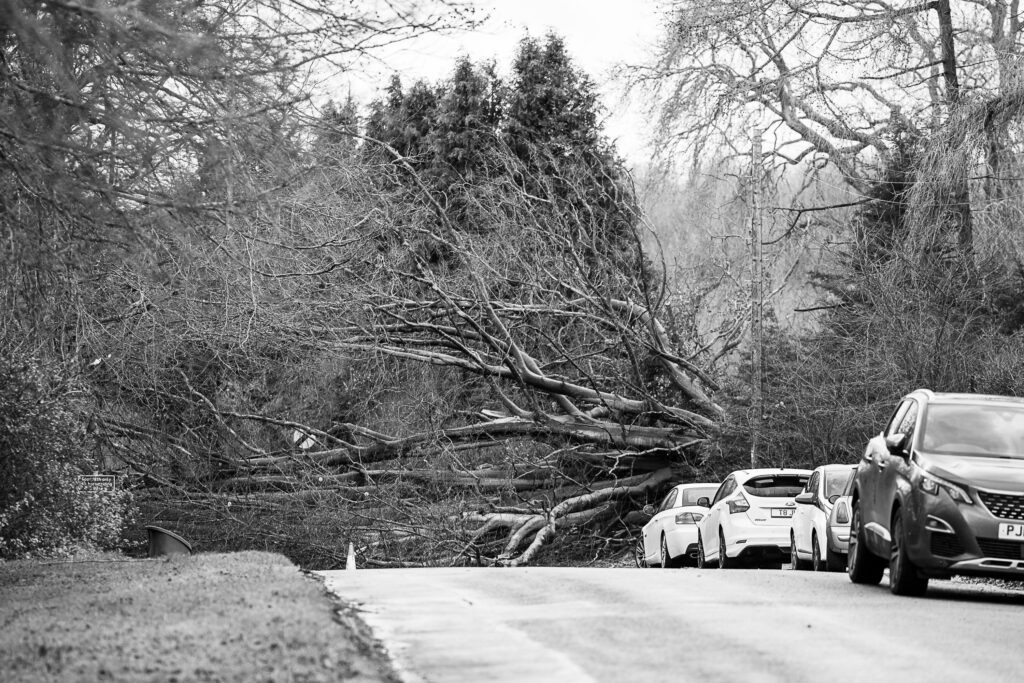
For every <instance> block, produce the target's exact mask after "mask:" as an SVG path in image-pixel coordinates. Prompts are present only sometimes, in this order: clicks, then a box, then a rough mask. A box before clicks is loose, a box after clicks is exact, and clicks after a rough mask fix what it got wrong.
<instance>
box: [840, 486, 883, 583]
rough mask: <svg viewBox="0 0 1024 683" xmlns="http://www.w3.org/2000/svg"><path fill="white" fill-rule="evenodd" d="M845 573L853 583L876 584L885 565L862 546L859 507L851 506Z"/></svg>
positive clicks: (862, 537)
mask: <svg viewBox="0 0 1024 683" xmlns="http://www.w3.org/2000/svg"><path fill="white" fill-rule="evenodd" d="M846 571H847V573H848V574H849V575H850V581H853V582H854V583H864V584H877V583H878V582H879V581H881V580H882V572H884V571H885V564H884V563H883V562H882V559H881V558H880V557H876V556H875V555H872V554H871V551H870V550H868V548H867V546H866V545H865V544H864V529H863V528H862V527H861V524H860V506H859V505H857V504H856V503H855V504H854V506H853V519H852V520H851V521H850V554H849V556H848V558H847V562H846Z"/></svg>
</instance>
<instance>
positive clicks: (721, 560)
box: [718, 529, 738, 569]
mask: <svg viewBox="0 0 1024 683" xmlns="http://www.w3.org/2000/svg"><path fill="white" fill-rule="evenodd" d="M737 564H738V563H737V561H736V560H735V559H734V558H731V557H729V556H728V555H727V554H726V552H725V535H724V534H723V533H722V530H721V529H719V530H718V568H719V569H735V568H736V566H737Z"/></svg>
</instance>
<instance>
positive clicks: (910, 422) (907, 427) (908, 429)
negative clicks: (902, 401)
mask: <svg viewBox="0 0 1024 683" xmlns="http://www.w3.org/2000/svg"><path fill="white" fill-rule="evenodd" d="M916 426H917V401H912V402H911V403H910V407H909V408H907V412H906V413H904V414H903V419H902V420H900V423H899V425H898V426H897V427H896V433H897V434H906V435H907V437H908V439H907V443H908V444H909V443H910V439H909V437H912V436H913V435H914V427H916Z"/></svg>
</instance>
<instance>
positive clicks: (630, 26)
mask: <svg viewBox="0 0 1024 683" xmlns="http://www.w3.org/2000/svg"><path fill="white" fill-rule="evenodd" d="M479 5H480V8H481V11H485V12H487V13H489V15H490V19H489V20H488V21H487V22H486V23H485V24H484V25H483V26H482V27H481V28H479V29H477V30H475V31H473V32H460V33H457V34H453V35H448V36H434V35H431V36H427V37H424V38H422V39H419V40H417V41H414V42H411V43H407V44H405V45H404V46H403V47H402V48H401V49H400V50H397V51H395V52H394V53H392V54H389V55H387V57H386V60H387V63H388V66H390V67H392V68H393V69H394V70H395V71H397V72H399V73H400V74H401V75H402V79H403V82H404V83H405V84H408V83H411V82H412V81H415V80H416V79H417V78H424V79H427V80H429V81H435V80H439V79H441V78H444V77H446V76H447V75H448V74H450V73H451V71H452V69H453V67H454V65H455V59H456V58H457V57H458V56H459V55H463V54H464V55H467V56H469V58H470V59H471V60H473V61H474V62H479V61H484V60H488V59H494V60H496V62H497V64H498V68H499V70H500V71H502V72H506V73H507V71H508V69H509V67H510V65H511V63H512V58H513V55H514V54H515V49H516V46H517V45H518V43H519V41H520V40H521V39H522V38H523V37H524V36H526V35H530V36H534V37H543V36H544V35H545V34H546V33H547V32H548V31H554V32H555V33H557V34H559V35H561V36H562V37H563V38H564V39H565V43H566V47H567V48H568V50H569V54H570V56H571V57H572V58H573V60H574V61H575V63H576V64H577V66H579V67H580V68H581V69H583V70H584V71H585V72H586V73H587V74H589V75H590V77H591V78H592V79H594V81H595V83H597V84H598V86H599V90H600V93H601V95H602V103H603V104H604V106H605V108H606V109H607V112H606V119H605V132H606V133H607V134H608V135H609V137H611V138H613V139H616V140H617V141H618V146H619V151H620V152H621V153H622V154H623V155H625V156H626V157H627V159H628V160H629V161H630V162H637V161H641V160H642V159H644V158H647V156H648V155H647V154H646V153H645V152H644V151H643V146H644V142H645V139H644V129H645V128H646V126H645V123H644V117H643V115H642V112H641V110H642V108H641V107H640V106H639V105H638V104H633V105H630V106H627V105H626V104H624V103H623V102H621V98H620V96H619V94H618V92H617V89H616V86H615V84H614V83H611V82H609V78H608V76H609V71H610V70H611V69H612V68H613V67H614V66H615V65H616V64H618V63H621V62H637V61H641V60H643V59H644V57H645V55H647V54H649V53H650V51H651V49H652V45H653V44H654V42H655V41H656V39H657V38H658V35H659V28H660V27H659V15H658V11H657V9H656V0H491V1H490V2H483V1H481V2H480V3H479ZM386 83H387V76H386V75H385V76H383V77H379V76H377V77H370V78H369V79H367V80H364V81H362V82H353V85H352V87H353V94H354V95H356V97H357V98H358V99H360V100H363V101H368V100H370V99H373V98H375V97H377V96H379V94H380V91H379V88H380V87H381V86H382V85H386ZM370 84H373V85H370Z"/></svg>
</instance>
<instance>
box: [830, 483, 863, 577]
mask: <svg viewBox="0 0 1024 683" xmlns="http://www.w3.org/2000/svg"><path fill="white" fill-rule="evenodd" d="M854 470H855V471H854V473H853V474H852V475H851V476H850V479H849V481H847V482H846V488H845V489H843V493H842V495H841V496H839V498H838V499H837V500H836V504H835V505H833V506H832V512H830V513H829V515H828V523H827V524H826V525H825V541H826V542H825V557H826V563H827V564H828V566H830V567H837V568H838V571H846V557H847V554H848V553H849V549H850V498H851V494H852V493H853V482H854V479H855V478H856V466H854Z"/></svg>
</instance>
